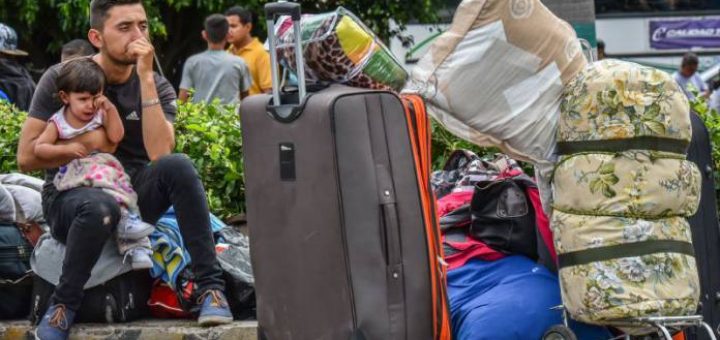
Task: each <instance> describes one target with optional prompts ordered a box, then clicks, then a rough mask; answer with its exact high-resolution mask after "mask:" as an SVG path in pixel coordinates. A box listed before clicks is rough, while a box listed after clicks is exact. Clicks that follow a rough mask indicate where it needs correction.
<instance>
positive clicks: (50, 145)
mask: <svg viewBox="0 0 720 340" xmlns="http://www.w3.org/2000/svg"><path fill="white" fill-rule="evenodd" d="M57 140H58V130H57V126H55V123H53V122H49V123H48V124H47V126H46V127H45V130H44V131H43V132H42V133H41V134H40V136H39V137H38V139H37V141H36V142H35V149H34V152H35V156H36V157H37V158H40V159H42V160H45V161H58V162H61V163H69V162H70V161H72V160H73V159H77V158H83V157H85V156H87V154H88V152H87V148H85V146H84V145H83V144H82V143H77V142H70V143H67V144H61V145H60V144H58V145H56V144H55V143H56V142H57Z"/></svg>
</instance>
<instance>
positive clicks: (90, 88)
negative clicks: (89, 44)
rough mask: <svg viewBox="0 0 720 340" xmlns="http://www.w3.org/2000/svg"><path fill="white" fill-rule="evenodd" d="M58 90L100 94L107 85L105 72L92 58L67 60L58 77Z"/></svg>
mask: <svg viewBox="0 0 720 340" xmlns="http://www.w3.org/2000/svg"><path fill="white" fill-rule="evenodd" d="M57 87H58V91H63V92H65V93H71V92H79V93H82V92H88V93H91V94H98V93H100V92H102V90H103V87H105V72H103V70H102V68H101V67H100V65H98V64H97V63H96V62H94V61H93V60H92V58H89V57H87V58H77V59H71V60H69V61H66V62H65V63H64V64H62V66H61V67H60V73H59V74H58V77H57Z"/></svg>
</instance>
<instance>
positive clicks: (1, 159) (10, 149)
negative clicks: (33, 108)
mask: <svg viewBox="0 0 720 340" xmlns="http://www.w3.org/2000/svg"><path fill="white" fill-rule="evenodd" d="M25 117H27V113H25V112H23V111H20V110H18V109H17V108H16V107H15V106H13V105H12V104H9V103H8V102H6V101H4V100H0V122H2V123H0V173H8V172H17V171H18V166H17V158H16V154H17V146H18V139H19V138H20V129H21V128H22V124H23V122H24V121H25Z"/></svg>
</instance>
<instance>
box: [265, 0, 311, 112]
mask: <svg viewBox="0 0 720 340" xmlns="http://www.w3.org/2000/svg"><path fill="white" fill-rule="evenodd" d="M280 15H288V16H290V18H291V19H292V21H293V32H294V34H295V62H296V69H297V78H298V101H297V104H282V103H281V102H280V76H279V73H280V72H279V68H280V67H279V63H278V57H277V37H276V36H275V29H274V27H275V19H276V18H277V17H278V16H280ZM265 17H266V18H267V27H268V41H269V42H270V71H271V72H272V97H273V104H272V106H271V107H269V111H270V113H271V114H272V115H273V116H274V117H275V118H276V119H278V120H280V121H292V120H294V119H295V118H297V116H298V115H299V114H300V112H302V107H303V102H304V100H305V96H306V93H307V92H306V87H305V61H304V56H303V49H302V32H301V29H300V18H301V9H300V4H298V3H294V2H273V3H268V4H266V5H265Z"/></svg>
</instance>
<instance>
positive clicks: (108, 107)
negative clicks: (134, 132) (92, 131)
mask: <svg viewBox="0 0 720 340" xmlns="http://www.w3.org/2000/svg"><path fill="white" fill-rule="evenodd" d="M95 107H96V108H98V109H100V110H103V111H104V114H103V126H104V127H105V132H107V139H108V140H109V141H110V142H111V143H112V144H118V143H120V141H121V140H122V139H123V137H124V136H125V128H124V127H123V123H122V120H120V114H119V113H118V110H117V108H116V107H115V105H113V103H111V102H110V100H109V99H107V97H105V96H100V97H98V99H96V102H95Z"/></svg>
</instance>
